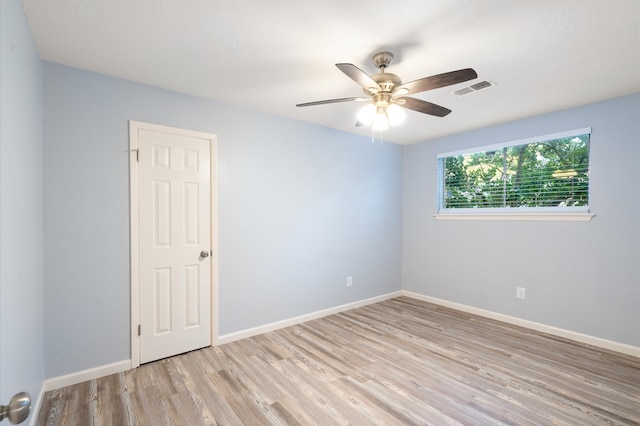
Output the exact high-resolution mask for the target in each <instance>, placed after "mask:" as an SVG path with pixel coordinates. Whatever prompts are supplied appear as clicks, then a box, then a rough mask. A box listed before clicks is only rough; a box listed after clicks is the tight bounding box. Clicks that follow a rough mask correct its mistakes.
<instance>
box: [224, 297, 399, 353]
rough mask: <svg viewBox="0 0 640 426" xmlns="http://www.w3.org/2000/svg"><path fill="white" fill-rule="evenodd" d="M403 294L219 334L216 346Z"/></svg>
mask: <svg viewBox="0 0 640 426" xmlns="http://www.w3.org/2000/svg"><path fill="white" fill-rule="evenodd" d="M401 295H402V291H396V292H393V293H387V294H384V295H382V296H376V297H371V298H369V299H364V300H358V301H357V302H352V303H347V304H346V305H340V306H336V307H333V308H328V309H323V310H321V311H316V312H312V313H310V314H305V315H300V316H298V317H294V318H289V319H286V320H282V321H277V322H273V323H271V324H265V325H261V326H258V327H254V328H249V329H246V330H242V331H236V332H234V333H229V334H225V335H222V336H218V339H216V342H215V343H214V346H217V345H223V344H225V343H231V342H234V341H236V340H240V339H245V338H247V337H253V336H257V335H258V334H263V333H268V332H269V331H274V330H279V329H281V328H285V327H290V326H292V325H297V324H301V323H303V322H307V321H311V320H314V319H318V318H322V317H326V316H328V315H333V314H337V313H340V312H344V311H348V310H349V309H355V308H359V307H361V306H366V305H370V304H372V303H377V302H382V301H384V300H389V299H393V298H394V297H398V296H401Z"/></svg>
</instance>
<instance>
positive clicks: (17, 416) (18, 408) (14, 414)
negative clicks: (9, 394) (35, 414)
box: [0, 392, 31, 425]
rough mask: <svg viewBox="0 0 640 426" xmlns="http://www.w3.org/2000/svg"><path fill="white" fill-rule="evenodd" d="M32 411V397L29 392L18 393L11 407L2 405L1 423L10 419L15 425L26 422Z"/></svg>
mask: <svg viewBox="0 0 640 426" xmlns="http://www.w3.org/2000/svg"><path fill="white" fill-rule="evenodd" d="M30 410H31V397H30V396H29V394H28V393H27V392H20V393H17V394H15V395H14V396H13V398H11V401H10V402H9V405H0V421H2V420H4V419H9V422H11V423H13V424H14V425H16V424H18V423H22V422H24V421H25V420H26V419H27V417H29V411H30Z"/></svg>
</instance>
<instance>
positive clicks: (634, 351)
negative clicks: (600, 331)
mask: <svg viewBox="0 0 640 426" xmlns="http://www.w3.org/2000/svg"><path fill="white" fill-rule="evenodd" d="M401 293H402V295H403V296H407V297H412V298H414V299H418V300H423V301H425V302H430V303H434V304H436V305H441V306H444V307H447V308H451V309H456V310H458V311H462V312H468V313H470V314H475V315H480V316H482V317H486V318H491V319H494V320H498V321H502V322H506V323H509V324H513V325H518V326H520V327H525V328H529V329H531V330H536V331H540V332H542V333H547V334H552V335H554V336H559V337H563V338H565V339H569V340H574V341H576V342H580V343H586V344H588V345H591V346H596V347H598V348H602V349H608V350H610V351H615V352H620V353H623V354H626V355H631V356H634V357H638V358H640V347H637V346H632V345H627V344H625V343H619V342H614V341H611V340H606V339H601V338H599V337H594V336H589V335H588V334H582V333H578V332H575V331H571V330H565V329H563V328H558V327H553V326H550V325H546V324H541V323H538V322H535V321H529V320H525V319H522V318H517V317H512V316H510V315H504V314H499V313H497V312H492V311H487V310H484V309H480V308H474V307H473V306H468V305H463V304H461V303H456V302H450V301H448V300H443V299H438V298H435V297H431V296H425V295H423V294H419V293H414V292H411V291H406V290H403V291H402V292H401Z"/></svg>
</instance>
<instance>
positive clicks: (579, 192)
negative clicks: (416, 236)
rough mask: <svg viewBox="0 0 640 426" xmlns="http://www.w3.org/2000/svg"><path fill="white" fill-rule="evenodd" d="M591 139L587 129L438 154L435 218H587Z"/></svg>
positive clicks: (589, 130)
mask: <svg viewBox="0 0 640 426" xmlns="http://www.w3.org/2000/svg"><path fill="white" fill-rule="evenodd" d="M590 134H591V129H590V128H587V129H580V130H574V131H570V132H563V133H558V134H554V135H546V136H540V137H536V138H530V139H526V140H520V141H513V142H507V143H504V144H497V145H491V146H485V147H481V148H475V149H473V150H468V151H460V152H453V153H446V154H440V155H438V213H439V214H466V215H474V214H486V213H499V214H505V213H515V214H523V213H524V214H544V213H553V214H557V213H565V214H566V213H572V212H573V213H588V211H589V138H590ZM589 218H590V215H589Z"/></svg>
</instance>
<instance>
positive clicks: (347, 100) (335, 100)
mask: <svg viewBox="0 0 640 426" xmlns="http://www.w3.org/2000/svg"><path fill="white" fill-rule="evenodd" d="M370 100H371V99H370V98H362V97H351V98H338V99H327V100H324V101H315V102H305V103H303V104H296V106H297V107H307V106H314V105H324V104H337V103H339V102H351V101H357V102H361V101H370Z"/></svg>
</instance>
